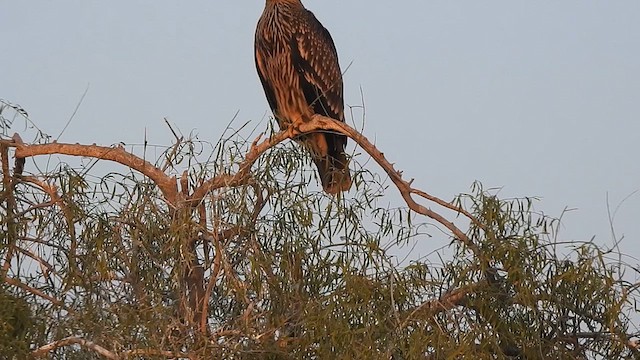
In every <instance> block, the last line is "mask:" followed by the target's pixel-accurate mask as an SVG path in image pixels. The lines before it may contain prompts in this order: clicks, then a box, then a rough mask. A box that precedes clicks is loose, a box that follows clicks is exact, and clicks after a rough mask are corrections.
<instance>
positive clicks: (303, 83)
mask: <svg viewBox="0 0 640 360" xmlns="http://www.w3.org/2000/svg"><path fill="white" fill-rule="evenodd" d="M307 14H308V16H309V21H307V22H305V25H304V26H301V27H299V28H298V29H297V30H298V31H297V32H296V33H295V36H294V37H293V38H292V39H291V57H292V59H291V61H292V63H293V64H294V66H295V68H296V71H297V72H298V74H299V75H300V76H299V80H300V87H301V89H302V91H303V93H304V96H305V98H306V100H307V103H308V104H311V106H312V108H313V110H314V112H315V113H316V114H321V115H325V116H328V117H330V118H333V119H336V120H340V121H344V102H343V98H342V73H341V72H340V65H339V63H338V53H337V51H336V48H335V45H334V43H333V39H332V38H331V35H330V34H329V31H327V29H325V28H324V26H322V24H321V23H320V22H319V21H318V20H317V19H316V17H315V16H314V15H313V13H311V12H310V11H307Z"/></svg>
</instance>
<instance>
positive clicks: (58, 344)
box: [31, 336, 120, 360]
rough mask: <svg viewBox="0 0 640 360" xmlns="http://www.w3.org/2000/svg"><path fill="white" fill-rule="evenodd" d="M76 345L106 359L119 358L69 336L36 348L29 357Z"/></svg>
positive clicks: (44, 354) (117, 359)
mask: <svg viewBox="0 0 640 360" xmlns="http://www.w3.org/2000/svg"><path fill="white" fill-rule="evenodd" d="M75 344H78V345H80V346H82V347H85V348H87V349H90V350H93V351H95V352H96V353H98V354H100V355H102V356H104V357H106V358H107V359H112V360H119V359H120V357H119V356H118V355H116V354H114V353H113V352H111V351H109V350H107V349H105V348H103V347H102V346H100V345H97V344H96V343H94V342H92V341H89V340H85V339H83V338H80V337H77V336H69V337H66V338H64V339H61V340H58V341H54V342H52V343H50V344H47V345H44V346H41V347H39V348H37V349H36V350H34V351H33V352H31V355H32V356H34V357H45V356H47V354H49V352H51V351H53V350H55V349H57V348H61V347H64V346H69V345H75Z"/></svg>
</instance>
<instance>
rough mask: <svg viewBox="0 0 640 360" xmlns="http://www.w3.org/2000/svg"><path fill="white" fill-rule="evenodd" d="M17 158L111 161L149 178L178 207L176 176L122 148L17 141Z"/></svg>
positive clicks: (15, 142)
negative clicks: (58, 156)
mask: <svg viewBox="0 0 640 360" xmlns="http://www.w3.org/2000/svg"><path fill="white" fill-rule="evenodd" d="M14 144H15V147H16V153H15V156H16V158H18V159H24V158H28V157H33V156H38V155H51V154H63V155H71V156H86V157H92V158H96V159H102V160H109V161H113V162H117V163H119V164H122V165H125V166H127V167H130V168H132V169H134V170H137V171H139V172H140V173H142V174H144V175H145V176H147V177H149V178H150V179H151V180H152V181H153V182H154V183H155V184H156V185H157V186H158V188H160V191H162V195H163V196H164V197H165V199H166V200H167V201H168V202H169V203H170V204H173V205H176V201H177V198H178V185H177V183H176V178H175V177H174V176H168V175H167V174H165V173H164V172H163V171H162V170H160V169H158V168H157V167H155V166H153V165H152V164H151V163H150V162H148V161H146V160H144V159H141V158H139V157H137V156H135V155H133V154H131V153H129V152H127V151H126V150H125V149H124V148H123V147H122V146H117V147H106V146H98V145H82V144H65V143H57V142H54V143H51V144H42V145H27V144H25V143H23V142H21V141H15V137H14Z"/></svg>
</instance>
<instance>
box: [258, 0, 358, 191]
mask: <svg viewBox="0 0 640 360" xmlns="http://www.w3.org/2000/svg"><path fill="white" fill-rule="evenodd" d="M255 62H256V69H257V70H258V76H259V77H260V81H261V82H262V87H263V88H264V92H265V95H266V97H267V101H268V103H269V106H270V107H271V110H272V111H273V115H274V117H275V118H276V120H277V121H278V124H279V126H280V128H281V129H287V128H288V127H289V126H293V127H294V128H295V127H297V126H299V124H302V123H304V122H308V121H310V119H311V117H312V116H313V115H314V114H319V115H323V116H327V117H330V118H332V119H335V120H338V121H343V122H344V102H343V98H342V73H341V71H340V65H339V64H338V54H337V52H336V47H335V45H334V43H333V39H332V38H331V35H330V34H329V31H327V29H326V28H325V27H324V26H322V24H321V23H320V22H319V21H318V19H316V17H315V15H314V14H313V13H312V12H311V11H309V10H307V9H306V8H305V7H304V5H302V3H301V2H300V0H266V5H265V8H264V11H263V13H262V16H261V17H260V20H258V25H257V27H256V35H255ZM296 140H298V141H299V142H301V143H302V144H303V145H304V146H305V147H306V148H307V149H308V150H309V152H310V153H311V157H312V159H313V162H314V163H315V164H316V167H317V168H318V174H319V175H320V180H321V182H322V187H323V189H324V191H325V192H327V193H329V194H337V193H339V192H342V191H347V190H349V188H350V187H351V175H350V174H349V161H348V159H347V156H346V154H345V151H344V149H345V146H346V144H347V137H346V136H344V135H341V134H336V133H330V132H317V133H311V134H307V135H304V136H301V137H299V138H297V139H296Z"/></svg>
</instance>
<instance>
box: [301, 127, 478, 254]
mask: <svg viewBox="0 0 640 360" xmlns="http://www.w3.org/2000/svg"><path fill="white" fill-rule="evenodd" d="M297 130H298V131H300V133H302V134H305V133H309V132H314V131H318V130H330V131H335V132H338V133H341V134H344V135H346V136H348V137H350V138H351V139H352V140H353V141H355V142H356V143H358V145H360V147H361V148H362V149H363V150H364V151H366V152H367V153H368V154H369V155H371V157H372V158H373V159H374V160H375V161H376V162H377V163H378V165H380V167H382V169H383V170H384V171H385V172H386V173H387V175H389V178H390V179H391V181H392V182H393V183H394V184H395V185H396V187H397V188H398V190H399V191H400V195H402V198H403V199H404V201H405V202H406V203H407V206H409V208H410V209H411V210H413V211H415V212H417V213H418V214H422V215H425V216H427V217H430V218H431V219H433V220H435V221H437V222H438V223H440V224H442V225H443V226H444V227H446V228H447V229H449V231H451V233H452V234H453V235H454V236H455V237H456V238H457V239H459V240H460V241H462V242H463V243H464V244H465V245H466V246H468V247H469V248H470V249H471V250H472V251H473V252H474V253H475V254H476V255H480V250H479V249H478V248H477V246H476V245H475V244H474V243H473V242H472V241H471V239H469V237H468V236H467V235H466V234H465V233H464V232H462V230H460V229H459V228H458V227H457V226H455V224H453V223H452V222H451V221H449V220H447V219H445V218H444V217H443V216H442V215H440V214H438V213H436V212H435V211H433V210H431V209H429V208H427V207H426V206H424V205H421V204H418V203H417V202H416V201H415V200H414V199H413V197H412V196H411V195H412V194H416V195H418V196H420V197H422V198H425V199H427V200H430V201H433V202H435V203H437V204H438V205H441V206H444V207H446V208H448V209H451V210H454V211H457V212H458V213H460V214H463V215H464V216H466V217H467V218H469V219H470V220H471V221H473V222H474V223H476V224H478V225H479V226H481V224H480V223H479V222H478V220H477V219H476V218H475V217H474V216H473V215H471V214H470V213H469V212H467V211H466V210H464V209H462V208H460V207H458V206H455V205H453V204H450V203H448V202H446V201H444V200H441V199H439V198H437V197H435V196H432V195H429V194H427V193H426V192H424V191H421V190H417V189H414V188H412V187H411V183H412V182H413V180H411V181H405V180H404V179H402V172H401V171H398V170H396V169H395V168H394V166H393V164H391V163H390V162H389V161H388V160H387V159H386V158H385V157H384V154H383V153H382V152H381V151H380V150H378V148H377V147H376V146H375V145H373V144H372V143H371V142H370V141H369V139H367V138H366V137H365V136H364V135H362V134H360V133H359V132H358V131H357V130H356V129H354V128H352V127H351V126H349V125H347V124H346V123H344V122H341V121H336V120H334V119H331V118H328V117H326V116H322V115H314V116H313V118H312V121H310V122H307V123H304V124H302V125H301V126H300V127H299V128H298V129H297ZM294 135H297V134H294Z"/></svg>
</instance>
